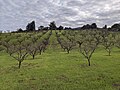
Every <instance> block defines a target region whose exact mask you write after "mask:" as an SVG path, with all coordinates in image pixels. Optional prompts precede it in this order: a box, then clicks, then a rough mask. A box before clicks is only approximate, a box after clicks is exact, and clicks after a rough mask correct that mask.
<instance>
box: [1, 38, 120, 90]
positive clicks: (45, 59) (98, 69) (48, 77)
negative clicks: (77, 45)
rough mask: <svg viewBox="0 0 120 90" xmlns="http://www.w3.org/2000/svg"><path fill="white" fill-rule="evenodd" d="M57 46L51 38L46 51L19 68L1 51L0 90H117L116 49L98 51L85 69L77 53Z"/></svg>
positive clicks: (119, 69) (119, 65) (118, 52)
mask: <svg viewBox="0 0 120 90" xmlns="http://www.w3.org/2000/svg"><path fill="white" fill-rule="evenodd" d="M56 43H57V42H56V41H55V37H54V36H52V37H51V38H50V45H49V46H48V49H47V50H46V52H45V53H43V54H42V55H37V56H36V58H35V59H34V60H32V57H28V58H27V59H26V60H24V61H23V63H22V66H21V69H18V62H17V61H16V60H15V59H13V58H11V57H10V56H9V55H8V54H6V53H5V52H0V90H120V50H119V49H116V48H114V49H113V51H112V56H107V52H106V51H105V50H104V49H103V48H98V49H97V50H96V52H95V53H94V55H93V57H92V59H91V66H88V63H87V60H86V59H85V58H84V57H83V56H82V55H81V54H80V53H79V50H72V51H71V52H70V54H67V53H66V52H64V51H63V50H62V49H60V48H57V46H56Z"/></svg>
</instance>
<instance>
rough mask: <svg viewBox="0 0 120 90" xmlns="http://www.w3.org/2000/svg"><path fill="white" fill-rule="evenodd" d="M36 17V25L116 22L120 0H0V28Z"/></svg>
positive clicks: (21, 24)
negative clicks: (52, 22)
mask: <svg viewBox="0 0 120 90" xmlns="http://www.w3.org/2000/svg"><path fill="white" fill-rule="evenodd" d="M32 20H35V21H36V27H38V26H40V25H45V26H48V24H49V22H51V21H55V22H56V24H57V26H59V25H63V26H71V27H80V26H81V25H82V24H87V23H89V24H91V23H94V22H95V23H97V25H98V26H99V27H103V26H104V25H105V24H107V25H108V26H110V25H112V24H113V23H120V0H0V30H3V31H5V30H16V29H18V28H23V29H25V27H26V25H27V23H29V22H31V21H32Z"/></svg>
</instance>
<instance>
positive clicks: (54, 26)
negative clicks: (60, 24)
mask: <svg viewBox="0 0 120 90" xmlns="http://www.w3.org/2000/svg"><path fill="white" fill-rule="evenodd" d="M49 26H50V30H56V29H57V27H56V24H55V21H53V22H50V24H49Z"/></svg>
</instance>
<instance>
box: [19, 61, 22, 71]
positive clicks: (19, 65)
mask: <svg viewBox="0 0 120 90" xmlns="http://www.w3.org/2000/svg"><path fill="white" fill-rule="evenodd" d="M21 63H22V62H21V61H19V69H20V67H21Z"/></svg>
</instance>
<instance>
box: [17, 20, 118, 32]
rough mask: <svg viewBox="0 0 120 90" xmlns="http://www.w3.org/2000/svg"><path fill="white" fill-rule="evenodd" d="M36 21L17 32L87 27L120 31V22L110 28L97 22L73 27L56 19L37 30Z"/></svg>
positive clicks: (83, 28) (82, 28) (81, 28)
mask: <svg viewBox="0 0 120 90" xmlns="http://www.w3.org/2000/svg"><path fill="white" fill-rule="evenodd" d="M35 27H36V26H35V21H32V22H31V23H28V24H27V26H26V30H23V29H21V28H20V29H18V30H17V31H16V32H33V31H42V30H86V29H88V30H89V29H108V30H109V31H120V23H119V24H114V25H112V26H111V27H110V28H108V27H107V25H105V26H104V27H103V28H98V26H97V24H96V23H92V24H91V25H90V24H86V25H83V26H82V27H77V28H71V27H64V26H62V25H60V26H58V27H57V26H56V23H55V21H52V22H50V24H49V26H48V27H46V26H39V27H38V29H37V30H36V28H35Z"/></svg>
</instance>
